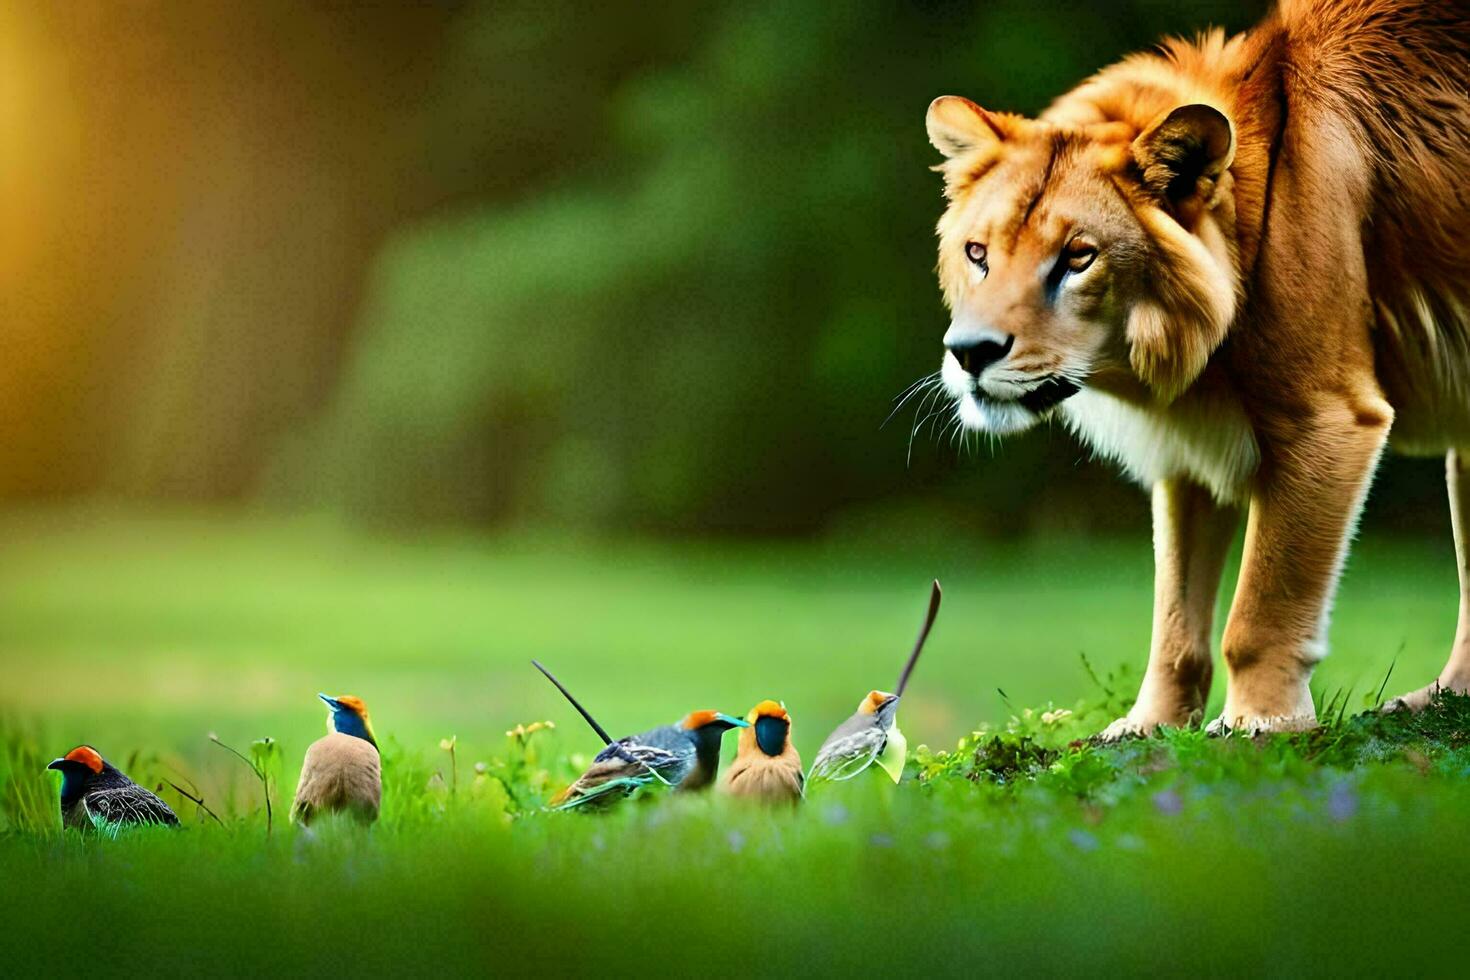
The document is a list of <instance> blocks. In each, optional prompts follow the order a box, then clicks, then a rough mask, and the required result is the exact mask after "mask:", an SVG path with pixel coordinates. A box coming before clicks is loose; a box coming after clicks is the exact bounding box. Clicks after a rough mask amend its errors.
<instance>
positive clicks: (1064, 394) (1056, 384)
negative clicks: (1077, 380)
mask: <svg viewBox="0 0 1470 980" xmlns="http://www.w3.org/2000/svg"><path fill="white" fill-rule="evenodd" d="M1079 390H1081V389H1079V388H1078V387H1077V386H1076V385H1075V384H1073V383H1072V382H1070V381H1068V380H1067V379H1066V378H1062V377H1058V376H1056V375H1052V376H1051V377H1049V378H1047V379H1046V380H1045V381H1043V382H1041V384H1039V385H1037V386H1036V387H1035V388H1032V389H1031V390H1030V391H1028V392H1026V394H1024V395H1022V396H1021V397H1020V398H1018V399H1016V400H1017V401H1019V402H1020V403H1021V406H1022V407H1023V408H1025V409H1027V410H1029V411H1032V412H1035V413H1036V414H1037V415H1041V414H1042V413H1044V412H1047V411H1049V410H1051V409H1053V408H1056V407H1057V406H1058V405H1060V404H1061V403H1062V402H1064V401H1066V400H1067V399H1068V398H1071V397H1072V396H1073V395H1075V394H1077V392H1078V391H1079Z"/></svg>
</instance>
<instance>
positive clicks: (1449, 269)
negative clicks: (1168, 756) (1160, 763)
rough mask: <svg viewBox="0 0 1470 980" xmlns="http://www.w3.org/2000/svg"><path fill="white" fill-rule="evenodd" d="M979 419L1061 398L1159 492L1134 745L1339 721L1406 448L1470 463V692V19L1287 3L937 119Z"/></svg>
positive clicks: (1466, 596)
mask: <svg viewBox="0 0 1470 980" xmlns="http://www.w3.org/2000/svg"><path fill="white" fill-rule="evenodd" d="M927 127H928V134H929V139H930V141H931V142H932V143H933V144H934V146H935V147H936V148H937V149H938V150H939V151H940V152H941V153H942V154H943V156H944V158H945V159H944V161H943V163H942V164H940V166H939V167H937V168H936V169H937V170H939V171H941V172H942V174H943V178H944V193H945V196H946V198H947V201H948V204H947V208H946V210H945V212H944V214H943V216H942V218H941V219H940V222H939V227H938V234H939V264H938V274H939V279H940V285H941V288H942V290H943V293H944V298H945V302H946V305H947V306H948V307H949V310H950V312H951V314H952V318H951V322H950V325H949V328H948V331H947V332H946V334H945V335H944V346H945V354H944V357H943V365H942V369H941V377H942V379H943V382H944V385H945V387H946V388H947V390H948V392H949V394H950V395H951V396H952V397H953V399H954V410H955V412H956V413H957V414H958V417H959V419H960V420H961V421H962V422H963V424H964V425H965V426H966V427H968V428H970V429H976V430H982V431H985V432H989V433H993V434H997V435H1005V434H1009V433H1015V432H1021V431H1023V430H1025V429H1028V428H1030V427H1032V426H1034V425H1036V424H1037V423H1039V422H1041V421H1043V420H1045V419H1049V418H1060V419H1061V420H1062V421H1063V422H1064V423H1065V424H1066V426H1067V427H1068V428H1070V429H1071V430H1072V431H1073V432H1074V433H1075V434H1076V435H1077V436H1078V437H1079V438H1080V439H1081V440H1082V441H1083V442H1084V443H1086V444H1087V445H1089V446H1090V447H1091V448H1092V449H1093V451H1094V452H1096V453H1097V454H1098V455H1099V456H1102V457H1106V458H1108V459H1111V460H1113V461H1115V462H1116V463H1117V464H1119V465H1120V466H1121V468H1122V469H1123V470H1124V471H1125V472H1126V473H1127V474H1128V475H1129V476H1130V477H1131V478H1132V479H1134V480H1136V481H1137V482H1139V483H1140V484H1142V485H1143V486H1145V487H1147V488H1149V489H1150V491H1151V493H1152V504H1153V522H1154V552H1155V585H1154V613H1153V633H1152V640H1151V643H1150V649H1149V659H1148V666H1147V669H1146V671H1145V674H1144V677H1143V682H1142V685H1141V688H1140V690H1139V692H1138V699H1137V701H1136V702H1135V704H1134V705H1133V707H1132V709H1131V710H1130V711H1129V712H1128V713H1127V715H1126V716H1124V717H1123V718H1120V719H1118V720H1117V721H1115V722H1114V723H1113V724H1111V725H1110V726H1108V727H1107V728H1106V729H1105V731H1104V732H1103V733H1102V737H1103V738H1119V737H1123V736H1127V735H1143V734H1148V733H1151V732H1153V731H1154V730H1156V729H1157V728H1158V727H1159V726H1161V725H1170V726H1181V725H1186V724H1191V723H1197V722H1198V721H1202V720H1203V718H1202V715H1203V711H1204V707H1205V704H1206V700H1207V698H1208V695H1209V691H1210V683H1211V676H1212V664H1211V655H1210V642H1211V641H1210V637H1211V634H1212V616H1213V607H1214V603H1215V597H1216V594H1217V592H1218V590H1219V584H1220V578H1221V574H1222V570H1223V568H1224V565H1225V560H1226V553H1227V551H1228V549H1229V547H1230V544H1231V542H1232V541H1233V539H1234V536H1235V533H1236V531H1237V529H1238V524H1239V521H1240V517H1241V515H1242V513H1244V514H1245V515H1246V520H1245V524H1246V528H1245V550H1244V555H1243V562H1242V566H1241V570H1240V576H1239V579H1238V581H1237V583H1236V587H1235V593H1234V599H1233V602H1232V603H1231V606H1230V612H1229V618H1228V620H1227V622H1226V625H1225V629H1224V634H1223V639H1222V643H1221V646H1222V655H1223V659H1224V661H1225V665H1226V668H1227V671H1228V678H1227V681H1228V684H1227V691H1226V697H1225V704H1224V710H1223V712H1222V713H1221V715H1220V716H1219V717H1218V718H1217V719H1215V720H1214V721H1213V722H1211V723H1210V725H1209V729H1210V730H1211V731H1214V732H1229V731H1243V732H1264V731H1294V730H1304V729H1308V728H1311V727H1314V726H1315V725H1316V723H1317V720H1316V714H1315V709H1314V707H1313V704H1312V697H1311V692H1310V691H1309V689H1308V683H1309V681H1310V679H1311V676H1312V670H1313V667H1314V666H1315V665H1316V664H1317V663H1318V662H1319V661H1320V660H1321V658H1322V657H1323V656H1324V654H1325V653H1326V636H1327V626H1328V619H1329V615H1330V610H1331V604H1332V599H1333V595H1334V592H1335V591H1336V586H1337V580H1338V577H1339V573H1340V571H1341V569H1342V566H1343V562H1344V559H1345V556H1346V553H1347V550H1348V545H1349V541H1350V539H1351V537H1352V535H1353V532H1354V529H1355V526H1356V522H1357V520H1358V516H1359V513H1360V511H1361V510H1362V507H1363V501H1364V497H1365V496H1366V494H1367V492H1368V487H1369V483H1370V482H1371V480H1372V477H1373V473H1374V470H1375V468H1376V466H1377V463H1378V459H1379V456H1380V454H1381V452H1382V450H1383V448H1384V446H1385V445H1386V444H1388V443H1389V441H1390V433H1392V444H1393V447H1394V448H1395V450H1397V451H1402V452H1407V453H1414V454H1435V455H1439V454H1445V458H1446V468H1447V471H1448V484H1449V496H1450V505H1451V517H1452V523H1453V529H1454V536H1455V542H1456V552H1457V555H1458V557H1459V579H1460V618H1459V625H1458V629H1457V632H1456V634H1455V639H1454V643H1453V645H1452V647H1451V648H1450V655H1449V658H1448V661H1447V662H1446V664H1445V667H1444V670H1443V671H1442V672H1441V673H1440V675H1439V677H1438V678H1437V679H1436V680H1435V681H1434V682H1433V683H1431V684H1430V685H1428V686H1427V687H1424V688H1422V689H1420V690H1417V691H1415V692H1413V693H1411V694H1406V695H1404V696H1403V697H1400V698H1396V699H1394V700H1392V701H1391V702H1389V703H1388V704H1387V705H1385V707H1386V708H1389V709H1411V710H1413V709H1419V708H1422V707H1424V706H1425V705H1426V704H1428V703H1429V701H1430V700H1431V698H1432V696H1433V694H1434V692H1435V691H1436V690H1437V689H1439V688H1445V689H1449V690H1453V691H1456V692H1459V693H1462V694H1464V693H1470V476H1467V471H1470V11H1467V9H1466V7H1465V5H1464V4H1463V3H1454V2H1440V3H1436V2H1431V0H1281V3H1280V4H1279V6H1278V7H1277V8H1276V9H1275V10H1274V11H1273V12H1272V13H1270V14H1269V15H1268V16H1267V17H1266V19H1265V20H1264V21H1263V22H1262V23H1260V24H1258V25H1257V26H1256V27H1255V28H1253V29H1251V30H1249V31H1247V32H1246V33H1244V34H1240V35H1237V36H1234V37H1229V38H1227V37H1226V36H1225V34H1224V33H1223V32H1221V31H1218V30H1216V31H1213V32H1210V33H1206V34H1204V35H1202V36H1200V37H1199V38H1197V39H1195V40H1193V41H1184V40H1179V39H1172V40H1168V41H1165V42H1164V43H1163V45H1162V46H1161V47H1160V49H1159V50H1158V51H1157V52H1155V53H1149V54H1139V55H1134V56H1131V57H1129V58H1126V59H1125V60H1123V61H1121V62H1119V63H1118V64H1116V65H1113V66H1112V67H1109V68H1106V69H1104V70H1103V71H1101V72H1099V73H1098V74H1097V75H1095V76H1093V77H1092V78H1090V79H1088V80H1087V81H1085V82H1083V83H1082V84H1081V85H1080V86H1079V87H1077V88H1076V89H1074V90H1073V91H1071V92H1069V93H1068V94H1066V95H1063V96H1062V97H1060V98H1059V99H1057V100H1056V101H1055V102H1054V103H1053V104H1052V105H1051V106H1050V107H1049V108H1048V109H1047V110H1046V111H1045V112H1043V113H1042V114H1041V115H1040V116H1039V117H1038V118H1036V119H1027V118H1022V117H1020V116H1017V115H1012V114H1008V113H1003V112H990V111H987V110H985V109H982V108H980V107H979V106H978V105H976V104H975V103H973V102H971V101H969V100H967V99H964V98H960V97H956V96H945V97H943V98H939V99H936V100H935V101H934V102H933V103H932V104H931V105H930V107H929V112H928V118H927Z"/></svg>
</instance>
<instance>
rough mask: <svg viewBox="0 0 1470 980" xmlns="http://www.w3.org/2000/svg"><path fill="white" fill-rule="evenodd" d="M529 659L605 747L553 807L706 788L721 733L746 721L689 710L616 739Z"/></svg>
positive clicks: (601, 803)
mask: <svg viewBox="0 0 1470 980" xmlns="http://www.w3.org/2000/svg"><path fill="white" fill-rule="evenodd" d="M531 663H532V664H533V665H534V666H535V667H536V669H537V670H539V671H541V673H543V674H545V675H546V679H547V680H549V681H551V683H552V684H554V685H556V689H557V690H558V691H560V692H561V693H562V697H564V698H566V699H567V700H568V701H569V702H571V705H572V707H574V708H576V709H577V713H578V714H580V715H581V716H582V718H583V719H585V720H586V722H587V724H588V725H589V726H591V728H592V730H593V731H594V732H596V733H597V737H598V738H600V739H602V741H603V744H604V746H605V748H603V750H602V751H601V752H598V753H597V755H596V756H595V757H594V758H593V760H592V765H590V766H588V767H587V770H586V771H585V772H583V773H582V775H580V776H578V777H577V779H576V780H575V781H574V782H573V783H572V784H571V785H570V786H568V787H567V788H566V789H565V790H563V791H562V792H561V793H559V794H558V795H557V796H556V797H555V798H554V799H552V800H551V807H552V808H553V809H556V810H573V809H578V808H588V809H601V808H603V807H606V806H608V805H609V804H612V803H615V802H618V801H620V800H623V799H626V798H628V797H629V796H632V795H633V794H634V793H637V792H638V791H639V790H641V789H643V788H644V787H654V786H664V787H668V788H671V789H674V790H678V791H681V792H688V791H690V790H699V789H704V788H705V787H707V786H709V785H711V784H712V783H713V782H714V781H715V776H716V774H717V773H718V771H719V767H720V742H721V740H722V737H723V736H724V734H725V732H727V731H729V730H730V729H732V728H745V727H747V726H748V725H749V724H750V723H749V722H746V721H742V720H741V719H739V718H732V717H731V716H730V715H727V714H724V713H722V712H719V711H691V712H690V713H689V714H687V715H685V716H684V718H683V720H681V721H678V722H675V723H674V724H672V725H662V726H660V727H658V728H654V729H651V730H649V731H646V732H642V733H640V734H638V735H628V736H626V737H624V738H619V739H614V738H613V737H612V736H611V735H609V734H608V733H607V731H606V729H604V728H603V727H602V726H601V725H599V724H598V723H597V720H596V719H594V718H593V717H592V715H591V714H589V713H588V711H587V709H586V708H584V707H582V705H581V704H580V703H579V702H578V701H577V699H576V698H574V697H572V693H571V692H570V691H568V690H567V689H566V688H565V687H563V686H562V683H561V681H559V680H557V679H556V678H555V677H553V676H552V674H551V671H549V670H547V669H546V668H545V667H543V666H542V665H541V664H540V663H539V662H538V661H535V660H533V661H531Z"/></svg>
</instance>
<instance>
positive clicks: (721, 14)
mask: <svg viewBox="0 0 1470 980" xmlns="http://www.w3.org/2000/svg"><path fill="white" fill-rule="evenodd" d="M1261 6H1262V4H1261V3H1259V2H1252V3H1248V4H1240V3H1237V2H1231V0H1200V2H1193V3H1182V4H1181V3H1174V2H1170V3H1164V2H1160V0H1120V2H1116V3H1109V4H1097V3H1091V2H1083V0H1055V2H1051V3H1042V4H1037V3H1034V2H1021V0H997V2H991V3H986V4H970V3H946V2H930V3H919V4H901V3H878V4H868V5H837V4H823V3H817V2H802V3H787V4H752V3H747V4H737V5H733V6H731V5H712V4H711V5H706V4H691V3H687V2H668V0H665V2H660V3H631V2H617V3H612V4H601V5H593V6H588V5H586V4H572V3H567V2H554V3H531V2H525V0H514V2H495V3H491V2H483V3H470V4H463V5H453V4H450V5H393V4H382V5H366V4H353V3H337V2H323V3H317V4H310V5H303V4H299V3H286V2H275V0H273V2H268V3H260V4H248V5H230V6H214V5H204V6H200V5H182V4H180V5H167V4H128V5H117V4H109V3H102V2H90V3H88V2H82V3H76V4H66V5H19V6H7V7H5V8H4V9H3V10H0V73H3V74H0V82H3V83H4V84H0V150H3V153H4V155H3V157H0V161H3V162H4V163H5V166H0V181H3V183H0V302H3V303H4V306H3V307H0V324H3V329H4V331H5V333H4V336H3V341H4V348H3V349H4V356H3V357H0V494H4V495H8V496H12V497H15V496H43V495H52V494H67V493H76V492H95V491H105V492H111V493H120V494H124V495H127V496H133V497H160V496H162V497H176V498H184V499H220V498H225V499H231V498H244V497H249V496H253V495H256V494H258V493H260V492H262V491H264V492H265V494H266V495H267V496H268V497H269V498H270V499H272V500H274V501H276V502H284V503H289V504H291V505H293V506H303V505H304V506H333V507H340V508H343V509H345V510H347V511H350V512H352V513H356V514H360V515H366V516H371V517H373V518H376V519H394V520H414V521H418V520H424V519H432V520H443V521H474V522H502V521H515V520H525V521H537V522H555V523H559V524H573V525H580V526H588V527H620V528H623V527H634V528H646V529H659V530H665V531H683V530H699V531H710V530H715V531H731V532H734V531H753V532H791V531H802V530H807V529H812V528H816V527H819V526H822V525H825V524H829V523H830V522H832V521H833V520H840V519H841V518H840V516H839V515H841V514H842V513H844V512H845V513H849V514H853V515H863V516H862V520H863V522H864V523H865V524H867V525H871V524H872V523H873V521H874V520H876V519H877V518H876V517H875V516H874V515H875V513H876V512H877V511H888V510H890V509H892V508H895V507H897V508H900V509H903V508H906V507H908V506H909V504H910V503H912V502H916V501H917V502H919V504H918V505H916V506H914V507H913V508H912V514H913V515H918V517H919V519H925V520H941V521H946V522H954V523H955V524H957V525H961V526H964V527H966V528H970V529H976V530H985V531H990V532H996V533H1020V532H1024V531H1028V530H1032V529H1035V528H1037V527H1039V526H1056V527H1062V528H1073V527H1079V526H1096V525H1099V524H1101V525H1115V524H1135V523H1140V522H1141V521H1142V520H1144V519H1145V515H1146V507H1145V506H1144V503H1143V501H1142V499H1141V497H1140V496H1139V495H1138V494H1137V493H1136V492H1134V491H1132V490H1130V489H1128V488H1126V487H1124V486H1122V485H1121V484H1120V482H1119V481H1117V480H1116V478H1115V477H1113V476H1112V475H1111V474H1110V473H1107V472H1105V471H1103V470H1102V469H1101V468H1096V467H1093V466H1091V465H1090V464H1085V463H1083V464H1081V465H1079V461H1080V456H1081V455H1082V454H1081V452H1080V451H1079V450H1078V448H1077V447H1076V446H1075V445H1074V444H1073V443H1072V442H1071V440H1070V439H1068V438H1067V437H1065V436H1063V435H1061V434H1059V433H1057V434H1053V433H1049V432H1041V433H1037V434H1034V435H1032V436H1030V437H1027V438H1025V439H1021V440H1015V441H1010V442H1007V443H1004V444H1002V445H999V446H996V447H994V448H993V449H992V448H991V447H988V446H985V445H981V446H978V447H972V448H974V449H975V452H973V453H972V454H969V457H967V456H966V455H965V454H961V453H958V452H956V451H955V450H954V449H953V448H950V446H949V445H948V440H949V439H950V438H951V433H950V432H948V431H944V430H943V424H944V421H945V420H936V423H935V425H936V426H937V427H938V428H939V429H940V430H941V431H940V432H939V436H940V438H939V440H938V448H935V442H934V432H933V426H931V427H929V428H923V429H921V431H920V432H919V434H918V435H917V436H916V437H915V438H914V443H915V449H914V452H913V464H912V466H911V467H909V466H906V462H905V461H906V457H907V455H908V452H907V448H908V443H909V440H910V434H911V431H912V426H913V423H914V421H915V416H914V415H913V413H912V412H911V411H909V412H904V413H900V415H899V417H898V418H897V419H896V420H895V421H894V423H893V424H892V425H890V426H889V427H888V428H887V429H885V430H883V431H882V432H879V431H878V429H877V426H878V423H879V422H880V421H881V420H882V419H883V417H884V415H885V414H886V413H887V410H888V407H889V403H890V399H891V398H892V397H893V396H894V395H895V394H897V393H898V392H899V391H901V390H903V389H904V388H905V387H906V385H907V384H908V383H909V382H911V381H913V380H914V379H915V378H917V377H919V376H920V375H923V374H926V373H927V372H929V371H930V370H933V369H934V368H935V367H937V364H938V355H939V338H940V336H941V334H942V331H943V327H944V323H945V315H944V311H943V309H942V307H941V304H940V302H939V298H938V293H937V289H936V287H935V284H934V279H933V273H932V268H933V264H934V255H933V235H932V228H933V223H934V221H935V219H936V218H937V217H938V214H939V211H940V207H941V201H940V197H939V182H938V178H937V177H936V176H935V175H933V174H931V173H929V172H928V171H927V169H926V168H927V167H928V166H929V165H930V164H932V163H933V162H934V154H933V153H932V152H931V151H930V149H929V147H928V146H927V143H926V141H925V138H924V133H923V126H922V115H923V111H924V107H925V106H926V105H927V103H928V101H929V99H930V98H932V97H933V96H934V95H937V94H940V93H944V92H959V93H963V94H967V95H970V96H972V97H974V98H976V99H978V100H979V101H981V102H982V103H984V104H987V105H991V106H995V107H997V108H1006V109H1014V110H1019V111H1024V112H1036V111H1038V110H1039V109H1041V108H1042V107H1043V106H1044V105H1045V104H1046V103H1047V102H1048V101H1049V100H1050V98H1051V97H1053V96H1054V95H1056V94H1057V93H1060V92H1062V91H1064V90H1065V89H1066V88H1067V87H1069V86H1070V85H1072V84H1074V83H1075V82H1076V81H1077V80H1079V79H1080V78H1082V77H1083V76H1085V75H1086V74H1087V73H1088V72H1090V71H1092V70H1094V69H1096V68H1098V67H1100V66H1102V65H1104V64H1106V63H1108V62H1110V61H1112V60H1114V59H1115V58H1117V57H1118V56H1120V55H1121V54H1123V53H1125V52H1127V51H1129V50H1133V49H1136V48H1138V47H1141V46H1146V45H1147V44H1149V43H1151V42H1152V41H1153V40H1154V39H1156V38H1157V37H1159V36H1160V35H1162V34H1165V33H1169V32H1190V31H1193V30H1196V29H1198V28H1200V27H1203V26H1205V25H1207V24H1211V23H1219V24H1223V25H1224V26H1226V27H1228V28H1231V29H1240V28H1243V27H1246V26H1248V25H1249V24H1250V23H1252V22H1253V21H1254V20H1255V19H1256V18H1257V16H1258V15H1259V13H1260V10H1261ZM992 454H993V455H992ZM1417 482H1418V483H1422V482H1424V481H1422V480H1421V481H1417ZM1416 485H1417V484H1416ZM1425 499H1426V498H1425V497H1424V492H1423V491H1421V492H1419V493H1418V496H1415V495H1413V494H1411V495H1410V501H1411V503H1410V504H1409V505H1407V506H1406V507H1405V508H1404V509H1403V510H1402V513H1405V514H1410V513H1413V506H1414V504H1413V502H1414V501H1417V502H1418V503H1420V504H1422V503H1423V501H1424V500H1425ZM1421 509H1422V507H1421ZM853 519H856V518H853ZM904 519H908V518H904Z"/></svg>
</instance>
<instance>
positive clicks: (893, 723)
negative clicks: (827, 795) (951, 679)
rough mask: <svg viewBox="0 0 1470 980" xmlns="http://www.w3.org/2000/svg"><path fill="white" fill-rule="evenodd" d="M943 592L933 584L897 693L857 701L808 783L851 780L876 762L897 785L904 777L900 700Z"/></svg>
mask: <svg viewBox="0 0 1470 980" xmlns="http://www.w3.org/2000/svg"><path fill="white" fill-rule="evenodd" d="M941 596H942V592H941V590H940V588H939V582H938V581H935V583H934V586H933V588H932V589H931V591H930V593H929V612H928V614H927V615H926V616H925V617H924V625H923V626H922V627H921V628H920V630H919V639H918V641H917V642H915V643H914V649H913V652H912V653H910V654H909V659H908V661H907V662H906V663H905V664H904V668H903V671H902V672H901V673H900V674H899V676H898V687H897V690H896V692H895V693H892V694H890V693H889V692H887V691H869V692H868V693H867V695H865V696H864V697H863V699H862V701H860V702H859V703H858V707H857V711H855V712H853V714H852V716H851V717H850V718H848V719H847V720H846V721H844V722H843V723H842V724H840V725H838V726H837V727H836V728H835V729H833V731H832V734H831V735H828V736H827V740H826V741H825V742H823V743H822V747H821V748H820V749H818V750H817V757H816V759H814V760H813V761H812V767H811V769H810V770H809V771H808V772H807V783H808V784H810V785H816V784H817V783H822V782H842V781H844V780H848V779H852V778H854V777H856V776H857V775H859V774H860V773H863V772H866V771H868V770H869V769H871V768H872V767H873V766H874V764H876V765H877V767H878V768H879V769H881V770H882V771H883V772H886V773H887V774H888V776H889V777H890V778H891V779H892V780H893V781H894V782H895V783H896V782H898V781H899V779H901V778H902V777H903V766H904V762H905V760H906V759H907V758H908V739H906V738H905V737H904V734H903V732H902V731H901V730H900V729H899V727H898V702H899V699H901V698H902V697H903V692H904V690H905V688H907V687H908V683H909V677H910V675H912V674H913V672H914V665H915V664H917V663H918V662H919V654H920V653H921V652H922V651H923V649H924V641H925V640H927V639H928V638H929V631H930V630H931V629H933V628H934V619H935V617H937V616H938V615H939V600H940V598H941Z"/></svg>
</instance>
